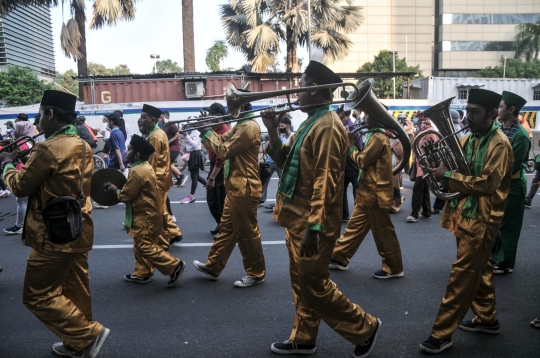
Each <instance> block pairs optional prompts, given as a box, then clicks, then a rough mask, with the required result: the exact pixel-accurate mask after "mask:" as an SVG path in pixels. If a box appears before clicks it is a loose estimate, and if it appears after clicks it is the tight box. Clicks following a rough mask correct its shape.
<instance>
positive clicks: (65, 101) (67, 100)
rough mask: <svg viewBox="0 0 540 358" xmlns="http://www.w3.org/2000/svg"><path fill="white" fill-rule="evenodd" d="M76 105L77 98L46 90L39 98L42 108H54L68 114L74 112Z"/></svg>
mask: <svg viewBox="0 0 540 358" xmlns="http://www.w3.org/2000/svg"><path fill="white" fill-rule="evenodd" d="M76 104H77V97H75V96H74V95H72V94H69V93H66V92H62V91H55V90H46V91H45V92H44V93H43V97H42V98H41V105H42V106H54V107H57V108H60V109H63V110H64V111H66V112H69V113H74V112H75V105H76Z"/></svg>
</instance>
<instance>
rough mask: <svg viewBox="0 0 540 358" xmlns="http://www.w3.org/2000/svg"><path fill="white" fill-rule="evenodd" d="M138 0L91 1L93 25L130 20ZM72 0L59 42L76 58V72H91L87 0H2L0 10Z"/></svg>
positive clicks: (8, 10) (55, 4) (67, 52)
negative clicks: (87, 34)
mask: <svg viewBox="0 0 540 358" xmlns="http://www.w3.org/2000/svg"><path fill="white" fill-rule="evenodd" d="M135 1H136V0H94V3H93V4H92V9H93V16H92V20H91V22H90V28H92V29H100V28H102V27H103V26H104V25H105V24H106V25H109V26H114V25H116V23H117V22H118V21H120V20H125V21H130V20H133V19H134V18H135ZM64 2H69V5H70V10H71V15H72V16H73V17H72V18H71V19H69V20H68V21H67V22H66V23H65V24H62V32H61V34H60V45H61V47H62V50H63V51H64V54H65V55H66V57H68V58H73V59H74V60H76V61H77V73H78V75H79V76H87V75H88V62H87V58H86V30H85V23H86V16H85V14H84V9H85V5H84V0H60V1H59V0H0V14H6V13H8V12H10V11H11V10H13V9H15V8H17V7H22V6H27V5H42V6H57V5H58V4H59V3H62V4H64ZM83 97H84V92H83V86H82V84H80V85H79V100H81V101H82V100H83V99H84V98H83Z"/></svg>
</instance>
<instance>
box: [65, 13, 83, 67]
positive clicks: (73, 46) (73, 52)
mask: <svg viewBox="0 0 540 358" xmlns="http://www.w3.org/2000/svg"><path fill="white" fill-rule="evenodd" d="M81 39H82V36H81V32H80V30H79V25H78V24H77V21H75V19H69V20H68V22H67V24H62V30H61V32H60V47H61V48H62V51H64V55H65V56H66V57H67V58H73V59H74V60H80V59H81V58H82V57H83V56H82V54H81V53H80V52H79V45H80V44H81Z"/></svg>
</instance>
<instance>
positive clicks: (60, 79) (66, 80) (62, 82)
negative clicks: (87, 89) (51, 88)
mask: <svg viewBox="0 0 540 358" xmlns="http://www.w3.org/2000/svg"><path fill="white" fill-rule="evenodd" d="M76 76H77V73H76V72H75V71H73V70H67V71H66V72H64V73H59V72H57V73H56V79H55V80H54V83H55V87H56V89H57V90H59V91H64V89H67V90H68V91H69V92H71V93H72V94H74V95H75V96H78V93H79V81H77V80H74V79H73V77H76Z"/></svg>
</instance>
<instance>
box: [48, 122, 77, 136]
mask: <svg viewBox="0 0 540 358" xmlns="http://www.w3.org/2000/svg"><path fill="white" fill-rule="evenodd" d="M59 134H66V135H77V136H78V135H79V131H78V130H77V128H75V126H72V125H71V124H68V125H67V126H63V127H62V128H60V129H59V130H57V131H56V132H54V133H53V134H51V135H50V136H49V137H48V138H47V139H51V138H52V137H54V136H57V135H59Z"/></svg>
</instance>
